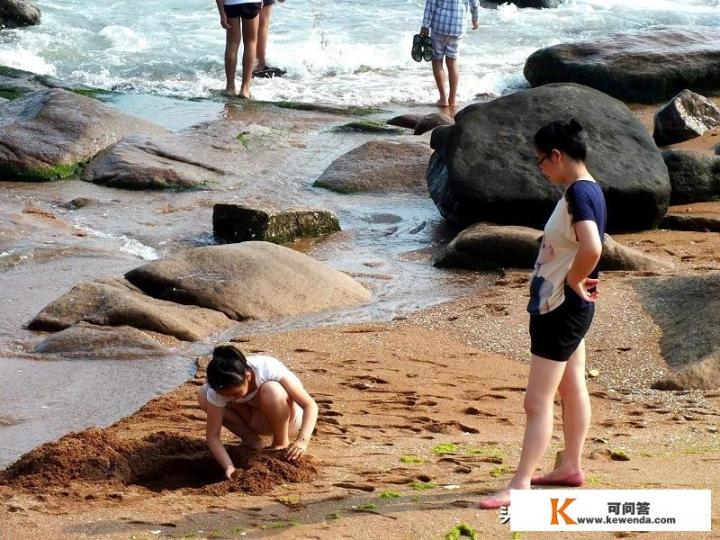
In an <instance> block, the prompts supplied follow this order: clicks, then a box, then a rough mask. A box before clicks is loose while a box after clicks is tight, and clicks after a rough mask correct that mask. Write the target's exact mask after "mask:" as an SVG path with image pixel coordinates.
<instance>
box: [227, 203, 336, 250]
mask: <svg viewBox="0 0 720 540" xmlns="http://www.w3.org/2000/svg"><path fill="white" fill-rule="evenodd" d="M339 230H340V222H339V221H338V218H337V216H335V214H333V213H332V212H328V211H327V210H310V209H291V208H288V209H278V208H275V207H273V206H271V205H268V204H264V203H254V204H216V205H215V206H214V207H213V233H214V234H215V237H216V238H218V239H220V240H222V241H224V242H230V243H232V242H247V241H249V240H264V241H266V242H273V243H274V244H285V243H288V242H292V241H293V240H296V239H298V238H314V237H318V236H324V235H327V234H332V233H334V232H337V231H339Z"/></svg>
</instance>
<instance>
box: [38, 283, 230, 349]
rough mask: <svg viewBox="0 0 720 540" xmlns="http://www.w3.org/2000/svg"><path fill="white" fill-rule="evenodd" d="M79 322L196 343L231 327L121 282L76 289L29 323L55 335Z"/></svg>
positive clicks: (213, 315)
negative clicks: (132, 329)
mask: <svg viewBox="0 0 720 540" xmlns="http://www.w3.org/2000/svg"><path fill="white" fill-rule="evenodd" d="M79 322H87V323H90V324H94V325H97V326H132V327H133V328H137V329H140V330H150V331H153V332H158V333H160V334H166V335H169V336H173V337H176V338H178V339H182V340H185V341H197V340H199V339H203V338H206V337H207V336H209V335H210V334H213V333H215V332H217V331H218V330H221V329H223V328H226V327H227V326H229V325H230V324H231V322H232V321H230V320H229V319H228V318H227V317H226V316H225V315H223V314H222V313H219V312H218V311H213V310H211V309H205V308H202V307H197V306H187V305H180V304H176V303H174V302H167V301H164V300H158V299H156V298H153V297H151V296H147V295H145V294H143V293H142V291H140V290H139V289H137V288H136V287H134V286H132V285H131V284H129V283H128V282H126V281H125V280H122V279H117V278H110V279H105V280H99V281H92V282H84V283H80V284H78V285H75V286H74V287H73V288H72V289H71V290H70V291H68V292H66V293H65V294H63V295H62V296H60V297H59V298H58V299H56V300H54V301H53V302H51V303H50V304H48V305H47V306H45V307H44V308H43V309H42V311H41V312H40V313H39V314H38V315H37V316H35V318H34V319H33V320H32V321H30V324H29V325H28V328H30V329H31V330H45V331H51V332H52V331H58V330H64V329H65V328H69V327H70V326H73V325H75V324H77V323H79Z"/></svg>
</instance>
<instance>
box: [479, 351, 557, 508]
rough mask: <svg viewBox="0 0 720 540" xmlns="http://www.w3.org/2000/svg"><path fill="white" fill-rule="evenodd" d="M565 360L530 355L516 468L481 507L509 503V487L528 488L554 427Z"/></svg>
mask: <svg viewBox="0 0 720 540" xmlns="http://www.w3.org/2000/svg"><path fill="white" fill-rule="evenodd" d="M565 364H566V362H557V361H555V360H548V359H547V358H542V357H540V356H536V355H532V358H531V360H530V376H529V378H528V385H527V390H526V391H525V399H524V401H523V407H524V409H525V415H526V421H525V435H524V437H523V443H522V453H521V455H520V463H519V464H518V467H517V471H516V472H515V475H514V476H513V478H512V480H511V481H510V484H509V485H508V487H507V488H506V489H504V490H501V491H499V492H498V493H496V494H495V495H492V496H490V497H485V498H483V499H482V500H481V501H480V507H481V508H496V507H498V506H507V505H509V504H510V490H511V489H530V480H531V479H532V475H533V473H534V472H535V468H536V467H537V464H538V462H539V461H540V459H541V458H542V456H543V454H544V453H545V450H546V448H547V445H548V444H549V442H550V437H551V435H552V429H553V406H554V402H555V393H556V392H557V389H558V386H559V385H560V381H561V380H562V378H563V374H564V372H565V368H566V365H565Z"/></svg>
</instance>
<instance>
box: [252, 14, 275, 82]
mask: <svg viewBox="0 0 720 540" xmlns="http://www.w3.org/2000/svg"><path fill="white" fill-rule="evenodd" d="M271 15H272V4H270V5H269V6H263V8H262V11H260V23H259V25H258V38H257V58H256V60H257V66H256V69H258V70H261V69H265V68H267V60H266V57H265V56H266V54H267V41H268V34H269V32H270V16H271Z"/></svg>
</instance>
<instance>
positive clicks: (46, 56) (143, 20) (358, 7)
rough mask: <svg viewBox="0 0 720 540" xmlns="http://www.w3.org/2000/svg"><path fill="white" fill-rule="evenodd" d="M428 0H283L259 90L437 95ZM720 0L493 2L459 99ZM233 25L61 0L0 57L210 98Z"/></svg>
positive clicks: (186, 14)
mask: <svg viewBox="0 0 720 540" xmlns="http://www.w3.org/2000/svg"><path fill="white" fill-rule="evenodd" d="M423 5H424V0H385V1H383V2H382V3H380V2H379V1H378V0H375V1H366V2H357V1H355V0H333V1H330V0H309V1H308V2H297V1H295V0H293V1H291V2H286V3H283V4H276V6H275V8H274V11H273V13H274V14H273V27H272V31H271V39H270V44H269V58H268V60H269V61H270V62H271V63H272V64H273V65H278V66H280V67H283V68H284V69H286V70H287V71H288V74H287V76H286V77H284V78H279V79H272V80H259V81H256V82H255V84H254V88H253V93H254V94H255V96H256V97H257V98H259V99H267V100H279V99H289V100H300V101H316V102H317V101H323V102H332V103H341V104H357V105H374V104H382V103H388V102H431V101H434V99H435V88H434V82H433V79H432V76H431V70H430V66H429V65H428V64H427V63H425V62H422V63H415V62H413V61H412V59H411V58H410V54H409V53H410V45H411V41H412V35H413V34H414V33H415V32H417V31H418V29H419V27H420V23H421V19H422V12H423ZM718 7H720V0H567V1H566V2H565V3H563V4H562V5H561V7H559V8H557V9H546V10H535V9H518V8H517V7H516V6H514V5H512V4H504V5H501V6H500V7H499V8H498V9H483V10H481V14H480V29H479V30H478V31H477V32H472V31H470V32H468V35H467V36H466V37H465V39H464V40H463V43H462V49H461V67H462V80H461V97H464V98H465V99H470V98H472V97H473V96H474V95H475V94H478V93H493V94H502V93H505V92H507V91H509V90H514V89H517V88H520V87H522V86H523V85H524V84H525V83H524V82H523V77H522V68H523V65H524V62H525V59H526V58H527V56H528V55H529V54H531V53H532V52H533V51H534V50H536V49H538V48H541V47H545V46H548V45H552V44H555V43H559V42H563V41H575V40H584V39H594V38H599V37H605V36H607V35H609V34H611V33H613V32H619V31H626V30H639V29H644V28H651V27H656V26H661V25H671V24H683V25H710V26H718V27H720V9H718ZM224 41H225V35H224V32H223V30H222V29H221V28H220V25H219V18H218V15H217V10H216V9H215V8H214V6H213V5H212V3H208V2H207V1H206V0H184V1H183V2H182V3H180V4H177V5H176V6H174V8H173V9H163V10H158V9H157V4H156V3H155V2H147V1H145V0H118V1H115V2H112V3H104V4H94V3H87V2H83V1H81V0H53V2H47V5H43V23H42V24H41V25H39V26H37V27H32V28H26V29H22V30H5V31H3V32H0V64H3V65H10V66H13V67H19V68H21V69H27V70H30V71H36V72H40V73H47V74H53V75H56V76H58V77H61V78H66V79H70V80H72V81H75V82H79V83H83V84H87V85H90V86H96V87H100V88H106V89H111V90H118V91H133V92H143V93H152V94H157V95H164V96H176V97H185V98H188V97H210V96H211V95H213V93H215V92H216V91H218V90H219V89H221V88H223V87H224V84H225V81H224V71H223V49H224Z"/></svg>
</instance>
